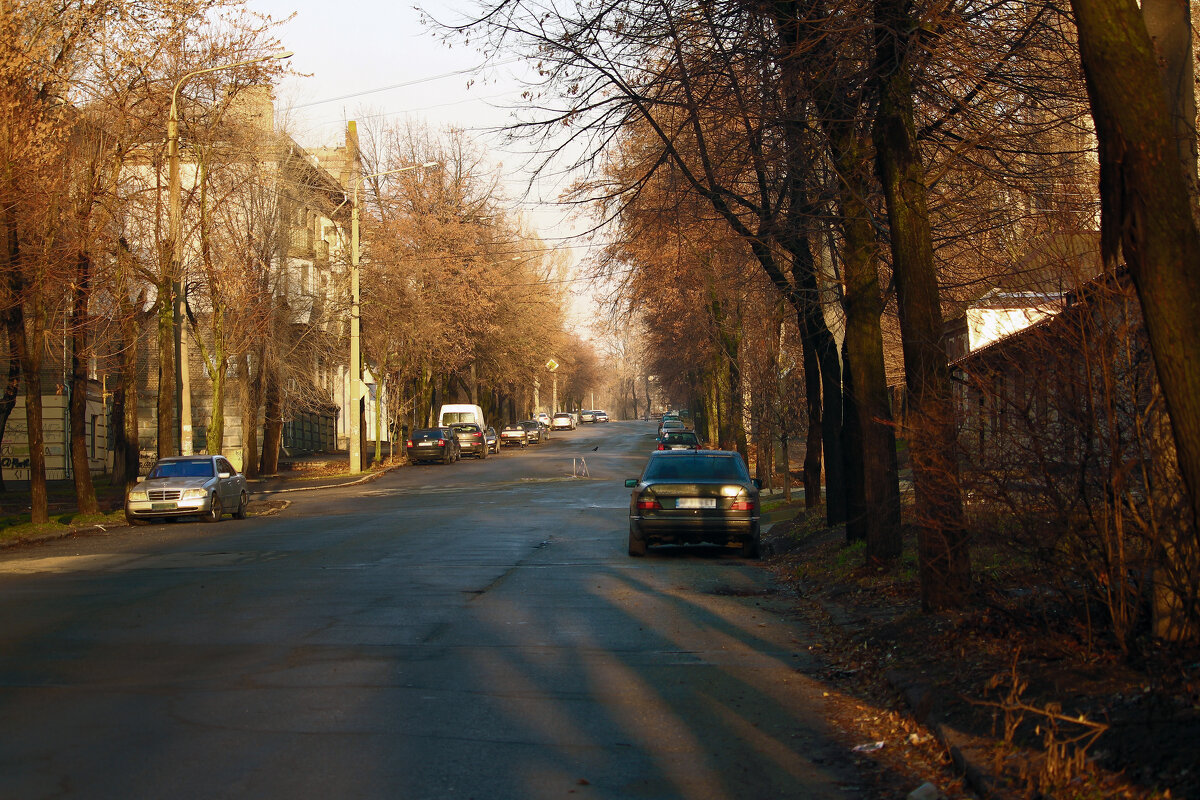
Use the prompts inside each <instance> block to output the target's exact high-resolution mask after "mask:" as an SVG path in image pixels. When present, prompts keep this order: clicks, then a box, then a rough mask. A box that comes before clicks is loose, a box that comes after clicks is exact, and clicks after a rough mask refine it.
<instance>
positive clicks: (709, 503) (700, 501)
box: [675, 497, 717, 508]
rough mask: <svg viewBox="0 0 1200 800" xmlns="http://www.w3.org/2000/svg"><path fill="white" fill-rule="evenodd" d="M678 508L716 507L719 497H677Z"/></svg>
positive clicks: (676, 504)
mask: <svg viewBox="0 0 1200 800" xmlns="http://www.w3.org/2000/svg"><path fill="white" fill-rule="evenodd" d="M675 507H676V508H716V507H717V498H715V497H677V498H675Z"/></svg>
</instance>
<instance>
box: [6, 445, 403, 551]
mask: <svg viewBox="0 0 1200 800" xmlns="http://www.w3.org/2000/svg"><path fill="white" fill-rule="evenodd" d="M279 466H280V469H279V472H277V473H276V474H274V475H267V476H263V477H261V478H250V479H247V481H246V483H247V488H248V489H249V492H250V502H249V504H248V506H247V510H248V511H249V513H250V514H251V516H267V515H270V514H276V513H278V512H279V511H282V510H283V509H285V508H287V507H288V506H289V505H290V504H291V503H290V501H289V500H288V499H287V496H288V495H289V494H290V493H292V492H303V491H313V490H317V489H329V488H335V487H338V486H353V485H357V484H362V483H367V482H370V481H374V480H376V479H377V478H379V477H380V476H382V475H385V474H387V473H388V472H391V471H392V470H394V469H397V468H399V467H401V466H403V463H402V462H393V463H390V464H386V465H385V466H383V467H381V468H377V469H372V470H368V471H364V472H363V473H361V474H358V475H351V474H350V470H349V456H348V454H347V453H344V452H342V453H337V452H334V453H318V454H313V455H304V456H297V457H286V456H285V457H281V458H280V460H279ZM107 478H108V476H106V475H101V476H95V483H96V499H97V502H98V503H99V505H100V510H101V514H100V515H99V516H98V517H89V518H87V519H86V520H78V521H77V520H76V517H78V516H79V515H78V511H77V507H76V504H75V484H74V482H73V481H70V480H60V481H48V482H47V487H46V488H47V494H48V495H49V510H50V519H51V523H50V524H48V525H45V526H41V527H36V528H35V527H32V526H30V525H29V523H28V514H29V505H30V498H29V482H28V481H7V482H6V485H5V491H4V492H3V493H0V549H4V548H8V547H15V546H18V545H22V544H29V543H33V542H48V541H54V540H56V539H66V538H69V537H72V536H81V535H88V534H99V533H104V532H107V531H108V530H109V529H111V528H124V527H128V523H127V522H126V521H125V518H124V513H123V508H124V490H123V489H121V488H117V487H112V486H110V485H108V482H107ZM22 515H23V517H24V522H21V521H20V518H21V517H22ZM6 529H7V532H8V534H9V535H8V536H6V535H5V533H6ZM18 531H19V532H18ZM14 532H16V533H15V535H14Z"/></svg>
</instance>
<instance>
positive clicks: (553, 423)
mask: <svg viewBox="0 0 1200 800" xmlns="http://www.w3.org/2000/svg"><path fill="white" fill-rule="evenodd" d="M550 427H551V428H553V429H554V430H556V431H573V430H575V417H573V416H571V412H569V411H559V412H558V413H557V414H555V415H554V416H553V417H551V418H550Z"/></svg>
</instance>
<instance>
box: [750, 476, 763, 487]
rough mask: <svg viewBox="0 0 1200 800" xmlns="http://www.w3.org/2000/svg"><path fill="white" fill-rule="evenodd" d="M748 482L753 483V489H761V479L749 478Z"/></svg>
mask: <svg viewBox="0 0 1200 800" xmlns="http://www.w3.org/2000/svg"><path fill="white" fill-rule="evenodd" d="M750 480H751V482H753V483H754V488H755V489H761V488H762V478H751V479H750Z"/></svg>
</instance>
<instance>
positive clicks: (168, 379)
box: [155, 278, 179, 458]
mask: <svg viewBox="0 0 1200 800" xmlns="http://www.w3.org/2000/svg"><path fill="white" fill-rule="evenodd" d="M174 313H175V310H174V308H173V302H172V291H171V281H170V279H169V278H168V279H167V280H164V281H163V282H162V283H160V284H159V286H158V402H157V404H156V405H155V410H156V414H157V422H158V443H157V445H158V457H159V458H165V457H167V456H173V455H178V453H179V443H178V442H177V441H176V433H175V413H176V408H175V318H174Z"/></svg>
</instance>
